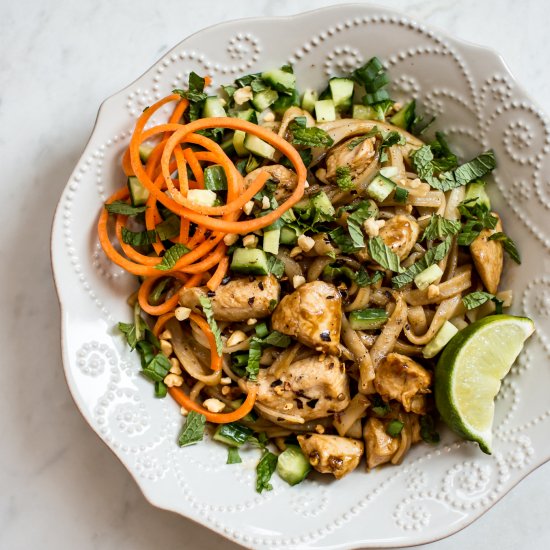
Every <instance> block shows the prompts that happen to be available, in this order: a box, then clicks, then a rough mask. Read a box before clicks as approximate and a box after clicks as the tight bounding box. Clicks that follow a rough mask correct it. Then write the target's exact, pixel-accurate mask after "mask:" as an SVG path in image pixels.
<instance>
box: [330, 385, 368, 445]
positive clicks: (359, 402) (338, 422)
mask: <svg viewBox="0 0 550 550" xmlns="http://www.w3.org/2000/svg"><path fill="white" fill-rule="evenodd" d="M369 407H370V401H369V400H368V399H367V398H366V397H365V396H364V395H361V394H360V393H358V394H357V395H355V397H353V399H352V400H351V401H350V403H349V405H348V406H347V407H346V408H345V409H344V410H343V411H342V412H340V413H337V414H335V415H334V421H333V424H334V427H335V428H336V431H337V432H338V433H339V434H340V435H341V436H345V435H346V434H347V433H348V431H349V429H350V428H351V427H352V425H353V424H354V423H355V421H356V420H358V419H360V418H363V416H365V412H366V410H367V409H368V408H369Z"/></svg>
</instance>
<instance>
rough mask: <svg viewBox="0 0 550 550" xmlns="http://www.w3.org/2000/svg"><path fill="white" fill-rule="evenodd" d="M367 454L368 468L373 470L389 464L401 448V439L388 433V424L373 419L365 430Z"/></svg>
mask: <svg viewBox="0 0 550 550" xmlns="http://www.w3.org/2000/svg"><path fill="white" fill-rule="evenodd" d="M363 437H364V438H365V448H366V452H367V468H368V469H369V470H371V469H372V468H376V467H377V466H380V464H385V463H386V462H389V461H390V460H391V459H392V457H393V455H394V454H395V453H396V452H397V449H398V448H399V439H398V438H395V437H392V436H391V435H388V434H387V433H386V423H385V422H383V421H382V420H379V419H378V418H374V417H371V418H369V419H368V420H367V422H366V424H365V427H364V429H363Z"/></svg>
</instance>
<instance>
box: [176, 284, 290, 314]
mask: <svg viewBox="0 0 550 550" xmlns="http://www.w3.org/2000/svg"><path fill="white" fill-rule="evenodd" d="M279 292H280V287H279V282H278V281H277V279H276V278H275V277H274V276H273V275H270V276H266V277H256V278H255V279H254V280H252V281H251V280H250V279H249V278H246V279H244V278H243V279H233V280H232V281H229V282H228V283H227V284H226V285H221V286H219V287H218V289H217V290H216V291H215V293H214V295H211V294H212V293H210V294H208V288H206V287H199V288H183V289H181V290H180V298H179V302H180V304H181V305H182V306H185V307H189V308H191V309H199V308H200V302H199V297H200V296H207V295H209V296H210V301H211V302H212V311H213V312H214V319H216V320H217V321H246V320H247V319H261V318H262V317H268V316H269V315H270V313H271V310H270V303H272V300H275V301H279Z"/></svg>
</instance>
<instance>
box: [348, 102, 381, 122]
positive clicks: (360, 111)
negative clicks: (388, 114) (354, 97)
mask: <svg viewBox="0 0 550 550" xmlns="http://www.w3.org/2000/svg"><path fill="white" fill-rule="evenodd" d="M376 116H377V114H376V111H375V110H374V109H373V108H372V107H368V106H367V105H354V106H353V109H352V111H351V117H352V118H357V119H359V120H377V118H376Z"/></svg>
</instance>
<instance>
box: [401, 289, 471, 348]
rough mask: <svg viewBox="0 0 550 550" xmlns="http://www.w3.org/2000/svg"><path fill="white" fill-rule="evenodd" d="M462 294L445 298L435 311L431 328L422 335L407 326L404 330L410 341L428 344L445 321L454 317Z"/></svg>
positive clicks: (417, 343)
mask: <svg viewBox="0 0 550 550" xmlns="http://www.w3.org/2000/svg"><path fill="white" fill-rule="evenodd" d="M460 301H461V297H460V295H457V296H453V297H452V298H448V299H447V300H443V302H441V303H440V304H439V306H438V308H437V311H436V312H435V315H434V318H433V319H432V322H431V324H430V328H429V329H428V330H427V331H426V332H425V333H424V334H422V335H420V336H417V335H416V334H414V333H413V332H412V330H411V329H410V327H408V326H405V327H404V329H403V331H404V332H405V336H406V337H407V339H408V340H409V342H411V343H413V344H416V345H418V346H421V345H426V344H427V343H428V342H429V341H430V340H431V339H432V338H433V337H434V336H435V335H436V333H437V331H438V330H439V329H440V328H441V327H442V326H443V323H444V322H445V321H448V320H449V319H450V318H451V317H453V316H454V315H453V313H454V310H455V308H456V306H457V305H458V304H459V303H460Z"/></svg>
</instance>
